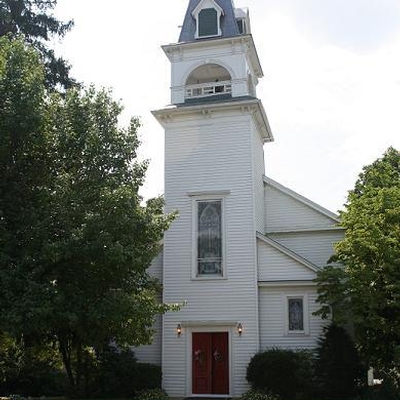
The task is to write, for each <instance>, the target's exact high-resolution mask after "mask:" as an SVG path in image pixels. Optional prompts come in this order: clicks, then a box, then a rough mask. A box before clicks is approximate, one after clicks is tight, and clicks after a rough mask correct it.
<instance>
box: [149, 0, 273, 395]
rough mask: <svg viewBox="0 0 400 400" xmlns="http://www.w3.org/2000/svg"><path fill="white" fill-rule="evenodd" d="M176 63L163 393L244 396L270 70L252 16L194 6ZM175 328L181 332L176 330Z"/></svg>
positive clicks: (196, 2)
mask: <svg viewBox="0 0 400 400" xmlns="http://www.w3.org/2000/svg"><path fill="white" fill-rule="evenodd" d="M162 48H163V50H164V52H165V54H166V55H167V57H168V59H169V60H170V62H171V105H170V106H167V107H166V108H163V109H161V110H156V111H153V115H154V116H155V117H156V118H157V120H158V121H159V122H160V123H161V125H162V126H163V127H164V129H165V207H166V211H167V212H171V211H174V210H177V211H178V213H179V217H178V218H177V220H176V221H175V222H174V223H173V225H172V226H171V228H170V229H169V230H168V232H166V235H165V238H164V253H163V257H164V258H163V290H164V293H163V299H164V302H166V303H182V302H184V301H185V302H186V305H185V306H184V307H183V308H182V309H181V310H180V311H179V312H176V313H167V314H166V315H164V317H163V328H162V329H163V331H162V337H163V349H162V368H163V387H164V389H165V390H166V391H167V393H168V394H169V395H170V396H173V397H186V396H197V395H212V396H225V397H228V396H229V397H233V396H239V395H240V394H242V393H243V392H244V391H245V390H246V389H247V383H246V379H245V376H246V367H247V365H248V362H249V361H250V358H251V357H252V355H254V353H256V352H257V351H258V350H259V321H258V286H257V249H256V235H257V232H264V231H265V201H264V183H263V174H264V155H263V145H264V144H265V143H267V142H270V141H272V140H273V136H272V133H271V130H270V127H269V124H268V119H267V116H266V113H265V110H264V107H263V105H262V103H261V100H259V99H258V98H257V95H256V86H257V84H258V81H259V79H261V78H262V77H263V71H262V68H261V65H260V61H259V58H258V55H257V51H256V48H255V45H254V41H253V37H252V35H251V31H250V18H249V13H248V11H247V10H244V9H237V8H235V7H234V5H233V2H232V0H190V1H189V5H188V8H187V12H186V15H185V19H184V22H183V25H182V30H181V33H180V37H179V41H178V43H175V44H169V45H165V46H163V47H162ZM178 326H179V332H178V330H177V327H178Z"/></svg>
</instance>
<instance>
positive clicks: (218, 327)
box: [182, 322, 237, 398]
mask: <svg viewBox="0 0 400 400" xmlns="http://www.w3.org/2000/svg"><path fill="white" fill-rule="evenodd" d="M236 325H237V323H236V322H229V323H227V322H225V323H223V322H222V323H215V325H214V323H207V325H205V324H202V323H198V324H196V323H187V324H185V323H184V322H183V323H182V326H183V327H184V328H185V331H186V333H187V334H186V335H185V336H186V396H187V397H206V398H213V397H215V398H225V397H227V396H228V397H232V376H233V374H232V366H233V365H234V362H233V361H234V358H233V351H232V350H233V349H232V347H233V346H232V344H233V340H232V339H233V334H234V328H235V327H236ZM197 332H199V333H201V332H207V333H213V332H227V333H228V354H229V363H228V378H229V393H227V394H193V391H192V377H193V376H192V374H193V371H192V365H193V364H192V353H193V351H192V333H197Z"/></svg>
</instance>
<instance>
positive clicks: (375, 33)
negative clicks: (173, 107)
mask: <svg viewBox="0 0 400 400" xmlns="http://www.w3.org/2000/svg"><path fill="white" fill-rule="evenodd" d="M187 5H188V0H146V1H137V0H113V1H112V2H110V1H106V0H58V5H57V8H56V10H55V14H56V16H57V17H58V18H60V19H63V20H66V19H70V18H72V19H74V21H75V26H74V28H73V29H72V31H71V32H69V33H68V34H67V35H66V36H65V38H64V39H63V40H62V41H61V42H58V41H57V42H54V46H55V47H56V48H57V51H58V53H59V54H61V55H62V56H63V57H64V58H66V59H67V60H69V62H70V63H71V65H72V70H71V71H72V76H73V77H75V78H76V79H77V80H78V81H81V82H83V83H85V84H86V85H89V84H94V85H95V86H96V87H97V88H101V87H107V88H111V89H112V90H113V96H114V98H115V99H118V100H120V101H121V103H122V104H123V105H124V107H125V109H124V112H123V115H122V118H121V124H124V125H126V124H127V123H128V122H129V119H130V117H131V116H139V117H140V118H141V121H142V124H143V126H142V127H141V128H140V131H139V134H140V138H141V141H142V145H141V148H140V157H141V158H143V159H149V160H150V166H149V169H148V172H147V180H146V183H145V185H144V186H143V188H142V190H141V194H142V195H143V196H144V197H145V198H150V197H154V196H157V195H160V194H162V193H163V191H164V183H163V181H164V133H163V129H162V127H161V126H160V125H159V124H158V123H157V121H156V120H155V119H154V117H153V116H152V115H151V112H150V111H151V110H156V109H160V108H163V107H164V106H166V105H167V104H169V103H170V89H169V88H170V64H169V61H168V59H167V57H166V56H165V54H164V53H163V51H162V50H161V48H160V46H161V45H164V44H168V43H176V42H177V40H178V37H179V32H180V29H179V26H180V25H182V22H183V18H184V14H185V12H186V7H187ZM235 6H236V7H248V8H249V10H250V18H251V30H252V34H253V37H254V41H255V44H256V47H257V51H258V55H259V58H260V61H261V65H262V67H263V71H264V75H265V76H264V78H263V79H261V80H260V83H259V85H258V86H257V95H258V97H259V98H260V99H261V100H262V102H263V104H264V107H265V109H266V112H267V115H268V119H269V122H270V125H271V129H272V132H273V135H274V138H275V141H274V142H273V143H267V144H266V145H265V146H264V153H265V166H266V175H268V176H269V177H271V178H272V179H274V180H276V181H278V182H279V183H281V184H283V185H284V186H287V187H289V188H290V189H292V190H294V191H296V192H298V193H299V194H301V195H303V196H305V197H307V198H309V199H310V200H312V201H314V202H316V203H318V204H320V205H322V206H323V207H326V208H328V209H329V210H331V211H334V212H336V211H338V210H340V209H343V204H344V203H345V202H346V197H347V192H348V191H349V190H351V189H352V188H353V187H354V183H355V181H356V179H357V176H358V174H359V173H360V172H361V170H362V167H363V166H365V165H368V164H370V163H372V162H373V161H374V160H375V159H377V158H379V157H381V156H382V154H383V153H384V151H385V150H386V149H387V148H388V147H389V146H393V147H395V148H396V149H400V1H399V0H330V1H328V0H235Z"/></svg>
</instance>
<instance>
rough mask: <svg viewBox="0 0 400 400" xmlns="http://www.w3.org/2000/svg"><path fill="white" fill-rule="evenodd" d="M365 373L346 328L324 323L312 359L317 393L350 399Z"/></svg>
mask: <svg viewBox="0 0 400 400" xmlns="http://www.w3.org/2000/svg"><path fill="white" fill-rule="evenodd" d="M366 375H367V372H366V369H365V368H363V366H362V363H361V359H360V357H359V355H358V352H357V349H356V348H355V345H354V343H353V341H352V340H351V339H350V337H349V335H348V334H347V333H346V331H345V330H344V329H343V328H341V327H339V326H337V325H334V324H332V325H330V326H329V327H327V328H326V329H325V331H324V336H323V337H322V338H321V339H320V340H319V344H318V348H317V357H316V363H315V378H316V385H317V388H318V393H319V396H320V397H321V398H323V399H329V400H330V399H332V400H334V399H338V400H346V399H350V398H352V397H354V396H356V395H357V393H359V390H360V387H362V386H365V378H366ZM363 381H364V382H363Z"/></svg>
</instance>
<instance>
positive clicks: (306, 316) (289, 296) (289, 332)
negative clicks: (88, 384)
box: [283, 293, 310, 336]
mask: <svg viewBox="0 0 400 400" xmlns="http://www.w3.org/2000/svg"><path fill="white" fill-rule="evenodd" d="M290 299H302V300H303V327H304V329H303V330H297V331H293V330H289V300H290ZM283 307H284V316H285V323H284V334H285V336H296V335H301V336H307V335H309V334H310V316H309V305H308V293H293V294H286V295H284V299H283Z"/></svg>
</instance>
